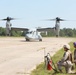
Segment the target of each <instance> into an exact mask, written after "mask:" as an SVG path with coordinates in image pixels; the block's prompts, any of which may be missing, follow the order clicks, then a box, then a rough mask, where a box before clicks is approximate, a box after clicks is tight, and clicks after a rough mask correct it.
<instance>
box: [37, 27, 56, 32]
mask: <svg viewBox="0 0 76 75" xmlns="http://www.w3.org/2000/svg"><path fill="white" fill-rule="evenodd" d="M54 29H55V27H54V28H38V29H37V31H51V30H54Z"/></svg>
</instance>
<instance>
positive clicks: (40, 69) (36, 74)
mask: <svg viewBox="0 0 76 75" xmlns="http://www.w3.org/2000/svg"><path fill="white" fill-rule="evenodd" d="M69 44H70V47H71V49H70V50H71V51H72V54H73V51H74V47H73V42H71V43H69ZM63 53H64V50H63V48H62V49H60V50H59V51H58V52H57V53H56V54H55V55H54V56H53V57H52V60H53V62H54V63H55V65H56V63H57V62H58V61H59V60H60V59H61V58H62V56H63ZM56 67H57V66H56ZM74 70H75V71H76V68H75V65H74ZM31 75H71V74H66V72H65V69H64V67H63V73H55V72H54V71H53V70H51V71H48V70H46V68H45V63H44V62H42V63H41V64H40V65H38V66H37V67H36V69H35V70H33V71H32V73H31Z"/></svg>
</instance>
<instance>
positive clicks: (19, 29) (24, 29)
mask: <svg viewBox="0 0 76 75" xmlns="http://www.w3.org/2000/svg"><path fill="white" fill-rule="evenodd" d="M11 30H17V31H28V30H29V29H28V28H15V27H11Z"/></svg>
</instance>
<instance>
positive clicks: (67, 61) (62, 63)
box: [57, 44, 74, 73]
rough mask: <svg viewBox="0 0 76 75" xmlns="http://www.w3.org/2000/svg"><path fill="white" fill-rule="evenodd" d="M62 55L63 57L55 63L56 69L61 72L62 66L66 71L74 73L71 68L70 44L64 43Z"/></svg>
mask: <svg viewBox="0 0 76 75" xmlns="http://www.w3.org/2000/svg"><path fill="white" fill-rule="evenodd" d="M63 48H64V51H65V52H64V55H63V58H62V59H61V60H60V61H59V62H58V63H57V66H58V69H59V71H60V72H62V66H64V67H65V70H66V73H74V72H73V71H72V70H71V69H72V65H73V64H72V53H71V51H70V46H69V45H68V44H67V45H64V46H63Z"/></svg>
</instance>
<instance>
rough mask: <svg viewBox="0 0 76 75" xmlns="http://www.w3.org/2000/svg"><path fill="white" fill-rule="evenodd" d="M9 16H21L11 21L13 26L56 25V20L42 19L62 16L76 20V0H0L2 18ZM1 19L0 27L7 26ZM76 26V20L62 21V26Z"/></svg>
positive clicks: (0, 16)
mask: <svg viewBox="0 0 76 75" xmlns="http://www.w3.org/2000/svg"><path fill="white" fill-rule="evenodd" d="M7 16H9V17H12V18H19V19H18V20H13V21H11V23H12V27H25V28H27V27H28V28H35V27H54V26H55V22H54V21H42V20H45V19H53V18H56V17H60V18H62V19H66V20H76V0H0V19H3V18H6V17H7ZM5 23H6V22H4V21H0V27H5ZM65 27H66V28H76V21H65V22H61V26H60V28H65Z"/></svg>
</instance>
